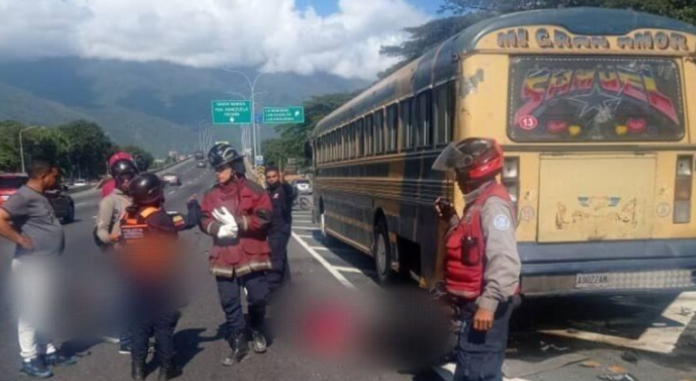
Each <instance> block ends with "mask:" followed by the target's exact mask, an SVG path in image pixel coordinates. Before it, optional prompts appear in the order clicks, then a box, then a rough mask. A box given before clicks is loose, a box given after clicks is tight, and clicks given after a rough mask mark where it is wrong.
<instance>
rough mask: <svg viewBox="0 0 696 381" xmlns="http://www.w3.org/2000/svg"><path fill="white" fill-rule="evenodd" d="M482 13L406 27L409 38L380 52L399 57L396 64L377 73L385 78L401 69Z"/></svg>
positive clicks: (469, 24)
mask: <svg viewBox="0 0 696 381" xmlns="http://www.w3.org/2000/svg"><path fill="white" fill-rule="evenodd" d="M485 17H486V16H484V14H482V13H470V14H467V15H464V16H453V17H446V18H440V19H435V20H433V21H430V22H428V23H426V24H423V25H420V26H416V27H413V28H406V29H404V31H405V32H406V33H408V34H410V35H411V38H410V39H409V40H407V41H406V42H404V43H403V44H401V45H387V46H382V48H381V49H380V54H382V55H385V56H388V57H397V58H400V59H401V61H399V62H398V63H397V64H396V65H394V66H392V67H390V68H389V69H387V70H386V71H383V72H381V73H379V77H380V78H385V77H387V76H388V75H389V74H391V73H393V72H395V71H397V70H399V69H401V68H402V67H403V66H404V65H406V64H407V63H409V62H410V61H413V60H414V59H416V58H418V57H420V56H421V55H422V54H423V53H425V52H426V51H428V50H429V49H431V48H434V47H435V46H437V44H439V43H441V42H442V41H444V40H446V39H448V38H450V37H452V36H454V35H455V34H457V33H459V32H461V31H462V30H464V29H466V28H467V27H469V26H471V25H473V24H474V23H476V22H478V21H480V20H482V19H483V18H485Z"/></svg>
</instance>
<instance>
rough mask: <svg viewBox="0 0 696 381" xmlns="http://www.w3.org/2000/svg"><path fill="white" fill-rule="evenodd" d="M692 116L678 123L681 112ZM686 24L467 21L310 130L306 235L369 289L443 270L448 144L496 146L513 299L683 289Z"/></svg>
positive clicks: (689, 217) (599, 12) (694, 243)
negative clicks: (516, 261) (362, 274)
mask: <svg viewBox="0 0 696 381" xmlns="http://www.w3.org/2000/svg"><path fill="white" fill-rule="evenodd" d="M692 118H693V119H692ZM695 133H696V27H694V26H692V25H689V24H685V23H682V22H678V21H675V20H671V19H667V18H663V17H659V16H654V15H650V14H645V13H637V12H633V11H625V10H607V9H594V8H575V9H559V10H541V11H533V12H523V13H517V14H512V15H506V16H501V17H498V18H493V19H489V20H486V21H484V22H481V23H479V24H477V25H474V26H472V27H470V28H468V29H466V30H464V31H463V32H461V33H460V34H458V35H456V36H454V37H452V38H450V39H449V40H447V41H445V42H444V43H442V44H441V45H439V46H438V47H436V48H435V49H433V50H431V51H429V52H428V53H426V54H425V55H423V56H422V57H420V58H418V59H417V60H415V61H413V62H411V63H410V64H409V65H407V66H406V67H404V68H402V69H401V70H399V71H398V72H396V73H394V74H393V75H391V76H390V77H388V78H385V79H384V80H382V81H380V82H378V83H376V84H375V85H374V86H372V87H370V88H369V89H367V90H366V91H365V92H363V93H362V94H360V95H359V96H357V97H356V98H355V99H353V100H351V101H350V102H348V103H347V104H346V105H344V106H343V107H341V108H340V109H338V110H336V111H335V112H333V113H332V114H330V115H329V116H327V117H326V118H325V119H323V120H322V121H321V122H320V123H319V124H318V125H317V127H316V129H315V131H314V132H313V136H312V144H313V146H314V152H315V155H314V156H315V157H314V160H315V169H316V173H315V185H314V195H315V205H316V208H315V215H316V218H317V220H318V221H320V222H321V226H322V233H324V234H325V235H327V236H331V237H335V238H337V239H339V240H341V241H343V242H345V243H347V244H349V245H352V246H354V247H355V248H357V249H359V250H361V251H363V252H365V253H366V254H369V255H372V256H374V257H375V264H376V267H377V272H378V275H379V278H380V280H388V278H389V277H390V276H391V275H392V274H394V273H395V272H402V273H407V274H410V275H411V276H412V277H414V278H415V279H417V280H418V281H419V282H420V283H421V284H422V285H423V286H428V285H431V284H432V283H433V282H434V281H436V280H438V279H440V278H441V277H442V266H441V263H442V259H443V239H442V238H443V235H444V232H445V226H444V225H443V223H441V222H439V221H438V220H437V218H436V216H435V213H434V212H433V201H434V200H435V199H436V198H437V197H439V196H442V197H444V198H446V199H449V200H451V201H453V203H454V204H455V206H456V208H457V210H459V211H461V210H462V208H463V207H464V205H463V197H462V195H461V194H460V193H459V190H458V189H456V187H455V186H454V184H453V182H452V179H450V178H447V177H446V176H445V175H444V174H441V173H439V172H434V171H431V166H432V163H433V161H434V159H435V158H436V157H437V155H438V154H439V153H440V152H441V150H442V148H443V147H444V146H446V145H447V144H448V143H449V142H451V141H452V140H455V141H458V140H462V139H465V138H467V137H471V136H486V137H492V138H495V139H497V140H498V141H499V142H500V143H501V144H502V146H503V148H504V150H505V154H506V159H505V164H504V170H503V173H502V175H501V181H502V182H503V183H504V184H505V185H506V186H507V188H508V191H509V192H510V194H511V196H512V198H513V200H514V201H515V204H516V207H517V210H518V220H519V221H518V227H517V236H518V240H519V252H520V256H521V259H522V263H523V266H522V283H521V287H522V292H523V293H525V294H527V295H562V294H576V293H595V292H612V293H617V292H635V291H657V290H662V291H666V290H683V289H690V288H694V287H695V286H696V239H695V238H696V214H695V213H696V211H695V210H694V208H693V207H692V198H693V189H694V176H693V167H694V155H695V154H696V142H695V141H694V139H696V135H695Z"/></svg>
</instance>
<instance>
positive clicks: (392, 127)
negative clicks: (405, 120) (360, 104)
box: [386, 104, 399, 152]
mask: <svg viewBox="0 0 696 381" xmlns="http://www.w3.org/2000/svg"><path fill="white" fill-rule="evenodd" d="M398 126H399V107H398V105H397V104H393V105H391V106H389V107H388V108H387V144H386V146H387V152H396V148H397V147H396V142H397V136H398V134H397V130H398Z"/></svg>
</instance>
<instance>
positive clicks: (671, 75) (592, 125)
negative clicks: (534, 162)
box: [508, 56, 684, 142]
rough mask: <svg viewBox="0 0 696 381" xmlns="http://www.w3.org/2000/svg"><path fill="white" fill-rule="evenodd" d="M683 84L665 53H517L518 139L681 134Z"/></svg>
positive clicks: (513, 125) (513, 124)
mask: <svg viewBox="0 0 696 381" xmlns="http://www.w3.org/2000/svg"><path fill="white" fill-rule="evenodd" d="M680 84H681V80H680V73H679V68H678V67H677V65H676V64H675V62H674V61H673V60H670V59H664V58H624V57H621V58H619V57H611V58H609V57H592V56H590V57H588V56H585V57H548V56H544V57H541V56H524V57H513V58H512V63H511V69H510V94H511V97H510V98H511V99H510V110H509V121H508V133H509V136H510V138H511V139H512V140H514V141H518V142H544V141H553V142H566V141H675V140H680V139H681V138H682V137H683V135H684V115H683V96H682V92H681V87H680Z"/></svg>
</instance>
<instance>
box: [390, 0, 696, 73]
mask: <svg viewBox="0 0 696 381" xmlns="http://www.w3.org/2000/svg"><path fill="white" fill-rule="evenodd" d="M559 7H563V8H570V7H603V8H617V9H633V10H636V11H642V12H648V13H653V14H657V15H661V16H666V17H670V18H674V19H677V20H681V21H685V22H688V23H691V24H694V25H696V2H695V1H693V0H444V1H443V4H442V5H441V6H440V10H439V13H440V14H450V15H453V16H449V17H445V18H440V19H436V20H433V21H430V22H428V23H426V24H424V25H421V26H418V27H413V28H407V29H404V31H405V32H407V33H408V34H409V35H410V38H409V39H408V40H406V41H405V42H403V43H402V44H400V45H392V46H383V47H382V49H381V51H380V52H381V54H384V55H386V56H389V57H397V58H399V59H400V61H399V62H398V63H397V64H396V65H394V66H393V67H391V68H390V69H388V70H387V71H385V72H383V73H380V77H384V76H386V75H388V74H390V73H392V72H393V71H395V70H398V69H399V68H401V67H403V66H404V65H405V64H407V63H408V62H410V61H412V60H414V59H416V58H418V57H419V56H421V55H422V54H423V53H425V52H426V51H428V49H430V48H433V47H435V46H436V45H437V44H439V43H441V42H442V41H445V40H446V39H448V38H450V37H452V36H454V35H456V34H457V33H459V32H461V31H462V30H464V29H465V28H467V27H468V26H470V25H472V24H474V23H476V22H478V21H481V20H484V19H486V18H489V17H493V16H497V15H501V14H507V13H512V12H520V11H529V10H536V9H548V8H559Z"/></svg>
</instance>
